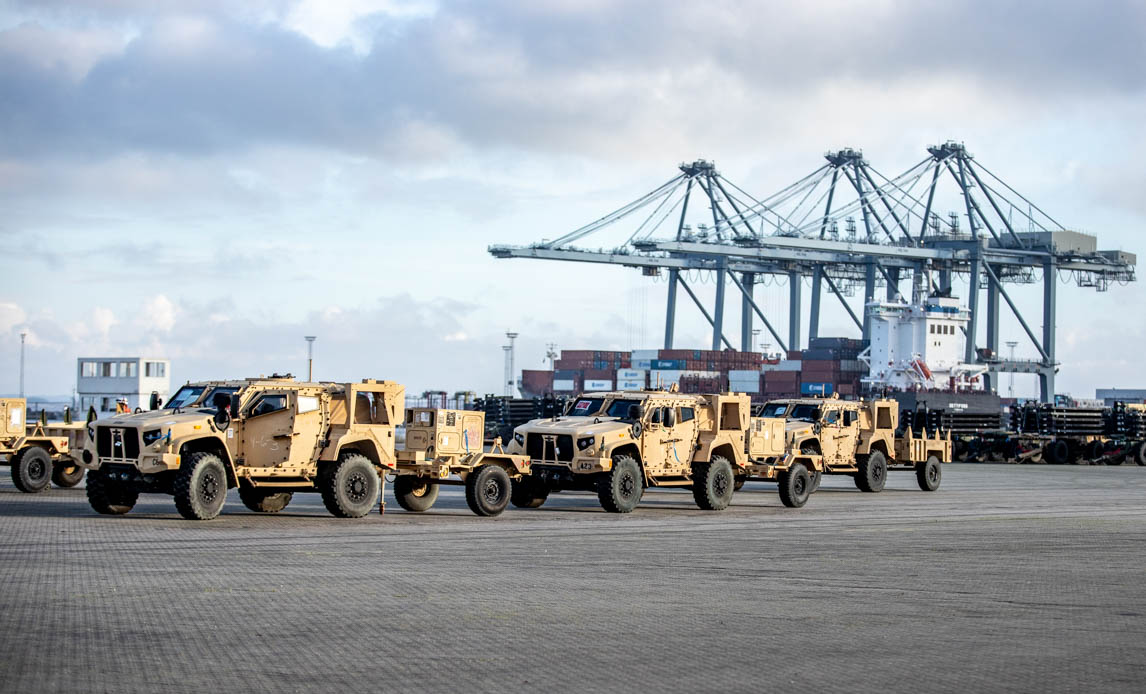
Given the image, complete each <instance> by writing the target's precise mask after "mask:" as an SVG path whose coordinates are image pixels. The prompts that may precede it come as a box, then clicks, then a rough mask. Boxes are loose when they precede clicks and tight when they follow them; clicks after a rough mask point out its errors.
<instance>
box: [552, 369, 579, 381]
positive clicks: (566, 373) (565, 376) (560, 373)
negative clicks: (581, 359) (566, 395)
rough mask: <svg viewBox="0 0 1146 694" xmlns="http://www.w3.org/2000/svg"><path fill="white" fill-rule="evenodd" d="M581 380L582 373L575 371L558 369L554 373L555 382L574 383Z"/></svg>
mask: <svg viewBox="0 0 1146 694" xmlns="http://www.w3.org/2000/svg"><path fill="white" fill-rule="evenodd" d="M578 378H581V371H580V370H575V369H557V370H556V371H554V372H553V380H555V381H573V380H576V379H578Z"/></svg>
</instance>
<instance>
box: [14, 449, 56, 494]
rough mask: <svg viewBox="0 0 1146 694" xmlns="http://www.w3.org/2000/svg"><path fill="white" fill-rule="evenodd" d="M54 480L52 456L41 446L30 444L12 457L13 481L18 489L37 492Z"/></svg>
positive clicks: (28, 492)
mask: <svg viewBox="0 0 1146 694" xmlns="http://www.w3.org/2000/svg"><path fill="white" fill-rule="evenodd" d="M51 481H52V458H51V456H49V455H48V452H47V451H45V450H44V449H43V448H40V447H39V446H28V447H27V448H25V449H23V450H22V451H20V452H18V453H17V454H16V455H15V456H13V457H12V483H13V484H15V485H16V489H19V490H20V491H22V492H25V493H27V494H36V493H37V492H42V491H44V490H45V489H47V488H48V484H49V483H50V482H51Z"/></svg>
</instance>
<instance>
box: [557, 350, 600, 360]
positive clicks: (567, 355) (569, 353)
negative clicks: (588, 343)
mask: <svg viewBox="0 0 1146 694" xmlns="http://www.w3.org/2000/svg"><path fill="white" fill-rule="evenodd" d="M561 358H562V359H592V358H593V350H591V349H563V350H561Z"/></svg>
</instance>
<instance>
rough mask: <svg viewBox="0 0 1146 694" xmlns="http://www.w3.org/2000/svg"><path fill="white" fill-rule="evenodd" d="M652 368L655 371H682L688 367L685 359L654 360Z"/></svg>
mask: <svg viewBox="0 0 1146 694" xmlns="http://www.w3.org/2000/svg"><path fill="white" fill-rule="evenodd" d="M653 368H654V369H656V370H657V371H684V370H685V369H687V368H688V365H687V360H685V359H654V360H653Z"/></svg>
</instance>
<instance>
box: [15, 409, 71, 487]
mask: <svg viewBox="0 0 1146 694" xmlns="http://www.w3.org/2000/svg"><path fill="white" fill-rule="evenodd" d="M27 410H28V407H27V403H26V401H25V400H24V399H23V398H0V418H2V419H0V456H2V457H3V458H4V461H5V463H6V464H7V465H10V466H11V468H12V483H13V484H15V485H16V488H17V489H19V490H20V491H22V492H27V493H30V494H34V493H36V492H42V491H44V490H45V489H47V488H48V485H49V483H51V482H55V484H56V486H57V487H74V486H76V485H77V484H79V483H80V480H82V479H83V478H84V469H83V468H82V467H80V466H79V465H77V464H76V461H75V460H74V459H73V458H72V453H73V451H76V452H78V450H79V449H80V448H81V447H82V446H83V440H84V425H83V423H81V422H76V423H73V422H71V421H63V422H47V421H43V420H41V421H37V422H28V421H27ZM66 419H67V418H66Z"/></svg>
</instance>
